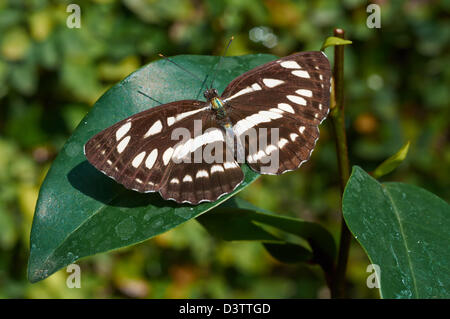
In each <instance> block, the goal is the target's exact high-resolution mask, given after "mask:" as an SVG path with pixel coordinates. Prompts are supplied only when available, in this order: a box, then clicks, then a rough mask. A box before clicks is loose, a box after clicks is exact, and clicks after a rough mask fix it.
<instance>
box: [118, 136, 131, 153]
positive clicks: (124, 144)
mask: <svg viewBox="0 0 450 319" xmlns="http://www.w3.org/2000/svg"><path fill="white" fill-rule="evenodd" d="M130 139H131V136H129V135H128V136H127V137H125V138H124V139H123V140H121V141H120V143H119V144H118V145H117V152H119V153H122V152H123V150H124V149H125V147H127V145H128V142H129V141H130Z"/></svg>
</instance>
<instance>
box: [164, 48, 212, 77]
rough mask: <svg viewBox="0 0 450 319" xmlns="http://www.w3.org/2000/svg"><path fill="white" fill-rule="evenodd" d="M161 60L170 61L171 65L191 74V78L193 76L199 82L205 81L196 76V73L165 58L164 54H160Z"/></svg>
mask: <svg viewBox="0 0 450 319" xmlns="http://www.w3.org/2000/svg"><path fill="white" fill-rule="evenodd" d="M158 55H159V56H160V57H161V58H164V59H166V60H168V61H169V62H170V63H173V64H174V65H176V66H177V67H179V68H180V69H182V70H183V71H185V72H186V73H188V74H190V75H191V76H193V77H194V78H196V79H197V80H199V81H200V82H202V81H203V80H202V79H201V78H199V77H198V76H197V75H195V74H194V73H192V72H191V71H189V70H187V69H186V68H184V67H182V66H181V65H179V64H178V63H176V62H175V61H173V60H172V59H169V58H168V57H166V56H164V55H163V54H161V53H159V54H158Z"/></svg>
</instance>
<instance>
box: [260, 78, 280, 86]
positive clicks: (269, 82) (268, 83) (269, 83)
mask: <svg viewBox="0 0 450 319" xmlns="http://www.w3.org/2000/svg"><path fill="white" fill-rule="evenodd" d="M262 81H263V83H264V85H265V86H267V87H269V88H273V87H276V86H278V85H281V84H283V83H284V81H282V80H277V79H263V80H262Z"/></svg>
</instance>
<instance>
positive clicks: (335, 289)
mask: <svg viewBox="0 0 450 319" xmlns="http://www.w3.org/2000/svg"><path fill="white" fill-rule="evenodd" d="M334 35H335V36H336V37H339V38H342V39H343V38H344V30H342V29H335V30H334ZM333 83H334V91H333V93H334V101H332V103H331V106H332V110H331V122H332V125H333V130H334V137H335V142H336V155H337V160H338V166H339V178H340V187H341V195H342V194H343V193H344V188H345V185H346V184H347V181H348V179H349V177H350V165H349V160H348V149H347V137H346V132H345V114H344V46H343V45H337V46H335V47H334V70H333ZM333 102H334V103H333ZM341 198H342V197H341ZM351 238H352V235H351V233H350V231H349V230H348V227H347V224H346V223H345V221H344V217H343V215H342V214H341V239H340V242H339V254H338V260H337V266H336V272H335V274H334V276H333V277H334V278H333V281H332V284H331V296H332V298H344V297H345V274H346V270H347V260H348V254H349V250H350V242H351Z"/></svg>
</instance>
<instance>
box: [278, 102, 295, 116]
mask: <svg viewBox="0 0 450 319" xmlns="http://www.w3.org/2000/svg"><path fill="white" fill-rule="evenodd" d="M278 108H279V109H280V110H283V111H286V112H289V113H292V114H295V111H294V109H293V108H292V106H290V105H289V104H287V103H279V104H278Z"/></svg>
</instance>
